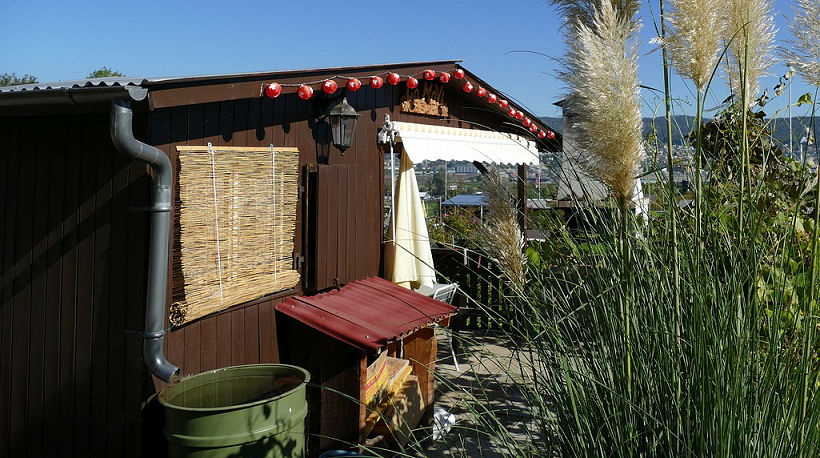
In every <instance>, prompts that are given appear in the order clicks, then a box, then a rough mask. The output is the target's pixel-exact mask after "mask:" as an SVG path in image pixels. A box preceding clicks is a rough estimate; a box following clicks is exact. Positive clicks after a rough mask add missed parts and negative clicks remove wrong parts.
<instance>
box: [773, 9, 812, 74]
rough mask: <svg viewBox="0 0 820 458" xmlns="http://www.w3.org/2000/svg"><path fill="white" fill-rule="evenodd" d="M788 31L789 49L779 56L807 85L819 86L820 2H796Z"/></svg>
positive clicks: (782, 51) (783, 50)
mask: <svg viewBox="0 0 820 458" xmlns="http://www.w3.org/2000/svg"><path fill="white" fill-rule="evenodd" d="M792 9H793V11H794V19H792V21H791V22H790V23H789V30H791V32H792V36H793V37H794V39H792V40H790V41H789V44H790V45H791V48H785V49H781V50H780V51H781V52H780V54H781V55H782V56H783V57H784V58H785V59H786V60H787V61H788V62H789V64H790V65H791V66H792V67H794V68H795V70H797V72H798V74H799V75H800V76H801V77H803V78H804V79H805V80H806V81H808V82H809V83H811V84H813V85H815V86H820V0H797V4H796V5H795V6H794V7H792Z"/></svg>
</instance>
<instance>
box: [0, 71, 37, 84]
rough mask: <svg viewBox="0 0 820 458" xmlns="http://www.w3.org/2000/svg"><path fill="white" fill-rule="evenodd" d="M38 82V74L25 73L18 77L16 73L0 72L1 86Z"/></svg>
mask: <svg viewBox="0 0 820 458" xmlns="http://www.w3.org/2000/svg"><path fill="white" fill-rule="evenodd" d="M36 82H37V77H36V76H32V75H23V76H20V77H18V76H17V74H16V73H0V86H16V85H18V84H33V83H36Z"/></svg>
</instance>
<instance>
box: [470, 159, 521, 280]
mask: <svg viewBox="0 0 820 458" xmlns="http://www.w3.org/2000/svg"><path fill="white" fill-rule="evenodd" d="M482 188H483V190H484V194H485V195H486V196H487V198H488V199H489V207H488V215H487V219H486V222H485V224H484V226H483V227H482V229H481V233H480V236H481V238H482V241H483V243H484V246H485V247H486V248H487V251H488V252H489V253H490V256H492V257H493V258H495V259H496V260H497V262H498V265H499V266H500V268H501V273H502V275H504V276H505V277H506V278H507V280H508V281H509V283H510V285H511V286H512V287H513V288H514V289H515V290H516V291H517V292H519V293H520V292H521V291H523V290H524V282H525V279H526V275H525V274H526V270H525V265H526V258H525V257H524V254H523V252H522V249H523V247H524V237H523V235H522V234H521V228H520V227H519V226H518V219H517V218H516V216H517V212H516V208H515V206H514V205H513V204H512V202H510V194H509V192H508V191H507V188H506V186H504V180H502V179H501V175H500V174H499V173H498V170H497V169H496V168H495V167H493V168H492V169H491V170H489V171H488V172H487V173H486V174H485V175H484V177H483V180H482Z"/></svg>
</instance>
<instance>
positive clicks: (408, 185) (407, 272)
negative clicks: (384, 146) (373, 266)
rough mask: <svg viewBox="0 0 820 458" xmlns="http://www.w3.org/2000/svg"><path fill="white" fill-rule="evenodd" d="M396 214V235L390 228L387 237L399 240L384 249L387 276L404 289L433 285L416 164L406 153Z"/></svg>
mask: <svg viewBox="0 0 820 458" xmlns="http://www.w3.org/2000/svg"><path fill="white" fill-rule="evenodd" d="M393 211H394V213H395V219H394V221H395V224H396V227H395V232H394V231H393V228H392V227H391V229H390V231H388V234H393V233H395V234H396V235H395V237H396V240H394V241H389V242H388V243H387V244H386V247H385V255H384V274H385V277H387V278H388V279H389V280H391V281H393V282H394V283H396V284H399V285H401V286H403V287H405V288H418V287H419V286H421V285H425V286H433V285H434V284H435V282H436V272H435V269H434V267H433V254H432V251H431V250H430V237H429V236H428V234H427V221H426V218H425V212H424V207H423V206H422V204H421V198H420V197H419V186H418V182H416V174H415V171H414V170H413V163H412V162H411V161H410V158H409V157H408V155H407V154H402V155H401V164H400V166H399V177H398V186H397V187H396V203H395V208H394V209H393ZM391 226H392V223H391Z"/></svg>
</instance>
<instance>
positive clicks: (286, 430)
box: [159, 364, 310, 458]
mask: <svg viewBox="0 0 820 458" xmlns="http://www.w3.org/2000/svg"><path fill="white" fill-rule="evenodd" d="M308 381H310V374H309V373H308V372H307V371H306V370H304V369H302V368H300V367H296V366H289V365H286V364H251V365H246V366H234V367H226V368H224V369H217V370H214V371H210V372H203V373H201V374H197V375H194V376H192V377H189V378H186V379H184V380H182V381H180V382H177V383H174V384H172V385H170V386H168V387H167V388H165V389H164V390H162V392H160V394H159V402H160V403H161V404H162V405H163V406H164V409H165V437H166V438H167V439H168V454H169V456H171V457H172V458H174V457H191V458H193V457H208V458H212V457H299V456H304V455H305V416H306V415H307V400H306V398H305V391H306V390H305V387H306V385H307V382H308Z"/></svg>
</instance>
